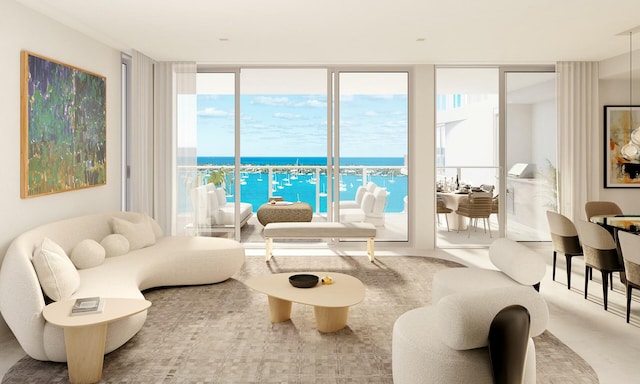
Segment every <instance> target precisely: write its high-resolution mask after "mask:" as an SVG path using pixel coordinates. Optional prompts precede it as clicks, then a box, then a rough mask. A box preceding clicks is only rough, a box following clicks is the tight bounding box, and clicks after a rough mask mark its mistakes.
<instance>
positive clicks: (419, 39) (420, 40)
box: [416, 37, 426, 43]
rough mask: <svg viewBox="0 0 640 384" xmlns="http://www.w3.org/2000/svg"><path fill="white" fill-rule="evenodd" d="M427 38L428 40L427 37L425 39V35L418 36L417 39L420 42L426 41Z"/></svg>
mask: <svg viewBox="0 0 640 384" xmlns="http://www.w3.org/2000/svg"><path fill="white" fill-rule="evenodd" d="M425 40H426V39H425V38H424V37H418V38H417V39H416V41H417V42H418V43H422V42H424V41H425Z"/></svg>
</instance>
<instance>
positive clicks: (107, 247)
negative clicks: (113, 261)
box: [100, 233, 129, 257]
mask: <svg viewBox="0 0 640 384" xmlns="http://www.w3.org/2000/svg"><path fill="white" fill-rule="evenodd" d="M100 245H102V247H103V248H104V251H105V255H104V256H105V257H115V256H121V255H124V254H126V253H128V252H129V240H127V238H126V237H124V236H122V235H121V234H118V233H112V234H110V235H107V236H105V238H104V239H102V241H101V242H100Z"/></svg>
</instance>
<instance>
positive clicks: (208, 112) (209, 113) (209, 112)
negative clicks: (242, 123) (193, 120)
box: [198, 107, 233, 117]
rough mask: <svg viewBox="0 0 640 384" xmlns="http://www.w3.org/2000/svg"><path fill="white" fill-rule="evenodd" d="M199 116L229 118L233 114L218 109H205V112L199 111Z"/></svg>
mask: <svg viewBox="0 0 640 384" xmlns="http://www.w3.org/2000/svg"><path fill="white" fill-rule="evenodd" d="M198 116H202V117H228V116H233V113H230V112H227V111H223V110H221V109H216V108H213V107H209V108H205V109H203V110H200V111H198Z"/></svg>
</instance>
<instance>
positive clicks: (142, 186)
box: [128, 51, 154, 215]
mask: <svg viewBox="0 0 640 384" xmlns="http://www.w3.org/2000/svg"><path fill="white" fill-rule="evenodd" d="M131 61H132V67H133V69H132V74H131V82H132V84H131V92H132V101H131V107H132V111H131V120H132V123H131V128H130V133H129V140H130V141H131V142H130V143H129V145H128V147H129V148H132V150H131V153H129V154H128V157H129V158H130V191H129V196H128V198H130V202H131V203H130V205H129V207H128V209H129V210H130V211H137V212H144V213H146V214H148V215H153V189H152V188H153V64H154V61H153V60H152V59H151V58H149V57H147V56H145V55H143V54H142V53H140V52H137V51H134V52H133V55H132V57H131Z"/></svg>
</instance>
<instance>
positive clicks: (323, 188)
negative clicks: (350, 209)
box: [318, 184, 327, 197]
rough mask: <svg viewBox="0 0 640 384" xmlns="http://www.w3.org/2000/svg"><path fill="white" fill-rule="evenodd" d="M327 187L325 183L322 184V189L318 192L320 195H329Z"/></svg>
mask: <svg viewBox="0 0 640 384" xmlns="http://www.w3.org/2000/svg"><path fill="white" fill-rule="evenodd" d="M325 189H326V187H325V185H324V184H322V191H320V193H318V196H320V197H327V191H326V190H325Z"/></svg>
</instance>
